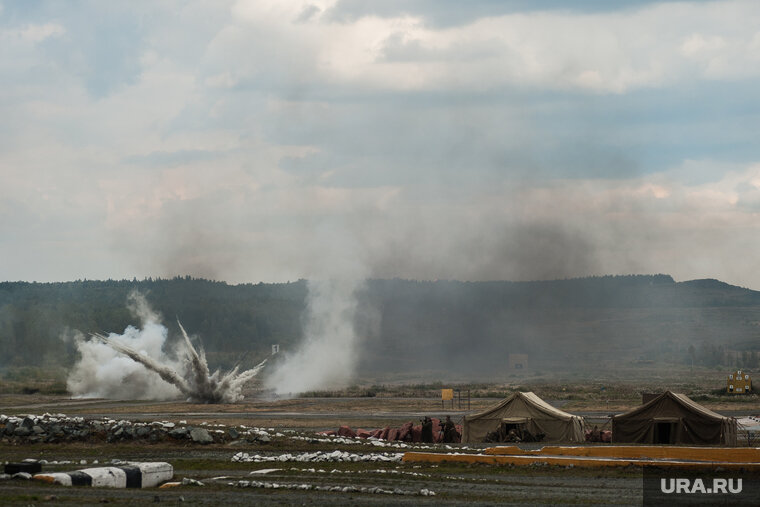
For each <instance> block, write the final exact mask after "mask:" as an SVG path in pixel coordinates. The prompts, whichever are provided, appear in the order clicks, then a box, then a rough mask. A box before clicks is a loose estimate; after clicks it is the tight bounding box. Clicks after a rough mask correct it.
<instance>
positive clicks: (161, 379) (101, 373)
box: [67, 292, 267, 403]
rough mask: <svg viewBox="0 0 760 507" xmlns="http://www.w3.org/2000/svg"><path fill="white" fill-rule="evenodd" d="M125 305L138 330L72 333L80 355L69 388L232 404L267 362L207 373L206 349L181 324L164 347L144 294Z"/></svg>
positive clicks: (88, 393) (87, 393) (163, 333)
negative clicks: (86, 335)
mask: <svg viewBox="0 0 760 507" xmlns="http://www.w3.org/2000/svg"><path fill="white" fill-rule="evenodd" d="M129 302H130V305H129V307H130V309H131V310H132V311H133V313H134V314H135V315H136V316H137V317H139V318H140V320H141V321H142V327H141V329H137V328H135V327H133V326H129V327H127V329H126V330H125V331H124V334H122V335H117V334H115V333H111V334H110V335H108V336H106V335H103V334H98V333H94V334H91V335H90V336H91V338H93V339H91V340H86V339H85V338H84V336H81V335H80V336H79V337H77V349H78V350H79V353H80V355H81V357H80V360H79V361H78V362H77V364H76V365H75V366H74V369H73V370H72V371H71V374H70V375H69V378H68V382H67V384H68V388H69V391H70V392H71V393H72V394H74V395H76V396H80V397H104V398H129V399H134V398H138V399H171V398H177V397H179V396H180V395H182V396H185V397H186V398H187V399H188V400H189V401H193V402H196V403H234V402H237V401H240V400H241V399H242V398H243V395H242V389H243V387H244V386H245V384H247V383H248V382H249V381H251V380H252V379H253V378H254V377H256V376H257V375H258V374H259V372H260V371H261V370H262V369H263V368H264V366H265V365H266V362H267V360H266V359H265V360H264V361H262V362H261V363H259V364H258V365H256V366H255V367H254V368H251V369H249V370H245V371H242V372H241V371H240V366H239V365H236V366H235V367H234V368H233V369H232V370H230V371H228V372H226V373H222V372H221V371H220V370H216V371H215V372H214V373H210V370H209V367H208V362H207V360H206V354H205V352H204V351H203V349H202V348H200V349H196V348H195V347H194V346H193V344H192V342H191V341H190V337H189V336H188V335H187V332H186V331H185V329H184V327H182V324H181V323H179V320H178V321H177V323H178V324H179V327H180V329H181V330H182V336H183V341H182V342H179V343H177V344H175V345H174V346H173V347H170V348H171V350H170V351H169V352H168V353H167V352H165V349H166V348H167V347H168V346H167V343H166V340H167V337H168V330H167V328H166V327H165V326H163V325H162V324H161V323H160V319H159V317H158V315H157V314H156V313H155V312H153V311H152V310H151V309H150V307H149V306H148V304H147V302H146V301H145V298H144V296H142V295H141V294H139V293H137V292H133V293H131V294H130V296H129Z"/></svg>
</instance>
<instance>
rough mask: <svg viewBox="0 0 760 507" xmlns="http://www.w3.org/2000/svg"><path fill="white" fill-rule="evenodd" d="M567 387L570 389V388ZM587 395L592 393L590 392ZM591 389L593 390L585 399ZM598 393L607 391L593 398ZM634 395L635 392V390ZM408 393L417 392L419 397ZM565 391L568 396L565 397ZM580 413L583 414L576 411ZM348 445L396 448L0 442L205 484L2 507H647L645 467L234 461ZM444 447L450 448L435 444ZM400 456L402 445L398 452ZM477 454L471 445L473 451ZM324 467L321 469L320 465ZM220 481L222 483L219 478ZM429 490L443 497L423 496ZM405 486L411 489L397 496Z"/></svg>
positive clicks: (40, 493) (87, 404) (334, 407)
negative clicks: (162, 470) (160, 467)
mask: <svg viewBox="0 0 760 507" xmlns="http://www.w3.org/2000/svg"><path fill="white" fill-rule="evenodd" d="M563 389H564V390H563ZM584 390H585V391H584ZM584 392H589V393H591V394H590V395H589V396H586V397H583V396H582V395H583V393H584ZM599 392H602V393H605V392H606V393H623V394H620V395H617V394H616V395H614V396H613V395H612V394H608V395H607V396H606V397H605V396H604V395H602V396H596V395H597V394H598V393H599ZM631 392H633V391H631ZM546 393H550V394H555V397H553V398H547V399H550V400H551V401H552V402H553V403H554V404H556V405H557V406H561V407H562V408H564V409H566V410H571V409H572V406H573V405H572V404H573V403H574V402H582V403H580V408H582V409H583V410H585V411H588V412H589V413H591V412H594V413H598V414H606V413H608V412H613V411H620V410H624V409H627V408H631V407H633V406H636V405H637V404H639V403H640V399H638V397H639V396H640V394H639V393H634V394H635V396H634V394H630V393H629V392H628V391H627V390H626V388H624V387H620V386H610V387H607V388H606V389H605V390H603V391H600V390H599V389H598V387H595V386H591V387H583V388H579V387H577V388H573V389H568V388H567V386H565V387H563V386H561V385H554V386H551V387H546V388H545V394H546ZM410 394H419V393H415V392H412V393H410ZM562 394H564V395H565V397H564V399H563V398H562V397H561V395H562ZM496 401H498V398H495V397H478V398H472V399H471V400H470V406H469V410H467V407H466V406H464V407H462V408H461V409H460V408H459V404H458V403H457V402H455V404H454V408H453V409H452V408H451V405H450V402H447V404H446V406H445V408H442V407H441V401H440V399H439V398H438V399H436V398H434V397H430V396H427V395H425V396H398V397H393V396H388V395H386V396H376V397H323V398H316V397H311V398H295V399H278V400H271V399H269V400H268V399H252V400H250V401H246V402H244V403H240V404H231V405H198V404H189V403H185V402H177V401H169V402H145V401H142V402H141V401H113V400H76V399H70V398H68V397H66V396H60V395H59V396H49V395H40V394H34V395H16V394H13V395H9V394H6V395H0V413H2V414H6V415H26V414H43V413H45V412H49V413H54V414H55V413H64V414H67V415H69V416H75V415H76V416H84V417H101V416H108V417H112V418H115V419H129V420H141V421H148V420H161V421H174V422H179V421H183V420H184V421H187V423H188V424H199V423H200V422H203V421H205V422H208V423H221V424H225V425H240V424H245V425H247V426H257V427H266V428H275V429H277V430H281V429H286V428H287V429H294V430H298V431H314V430H322V429H336V428H337V427H338V426H339V425H341V424H348V425H350V426H352V427H354V428H356V427H364V428H377V427H383V426H387V425H398V424H401V423H403V422H405V421H410V420H412V421H417V420H419V419H420V418H421V417H423V416H424V415H430V416H434V417H440V416H443V415H446V414H449V415H452V418H454V419H455V420H456V419H459V418H461V416H462V415H463V414H465V413H468V412H475V411H480V410H482V409H484V408H486V407H488V406H489V405H492V404H493V403H495V402H496ZM721 403H724V404H727V406H728V410H730V411H732V412H742V413H745V414H747V415H749V414H758V413H760V410H758V403H757V400H749V399H747V401H746V402H741V403H737V402H734V401H718V402H716V403H714V404H711V403H710V402H707V403H705V404H706V405H707V406H708V407H710V408H716V409H720V408H721V407H722V405H720V404H721ZM571 411H575V410H571ZM334 450H341V451H349V452H354V453H367V452H379V451H389V449H386V448H383V449H374V448H370V449H368V448H367V446H357V445H355V444H327V443H324V442H322V443H317V442H310V441H309V440H308V439H305V440H295V439H275V440H273V441H272V442H270V443H266V444H265V443H258V442H253V443H250V442H246V441H235V442H232V443H230V444H224V445H223V444H212V445H208V446H201V445H198V444H193V443H170V442H160V443H155V444H149V443H130V444H125V443H112V444H106V443H104V444H102V445H97V446H95V445H86V444H82V443H66V444H63V443H62V444H30V445H12V444H0V461H19V460H23V459H26V458H34V459H45V460H47V461H49V462H50V461H62V460H68V461H71V462H72V463H77V464H79V463H80V462H81V461H82V460H84V461H85V462H86V463H87V464H86V465H81V466H80V465H71V464H69V465H47V466H46V468H45V471H64V470H66V471H71V470H76V469H77V468H84V467H86V466H93V464H92V463H93V461H94V460H98V461H99V462H100V463H104V464H105V463H107V462H108V461H109V460H112V459H119V460H125V461H167V462H169V463H171V464H172V465H173V466H174V469H175V480H182V479H183V478H192V479H196V480H199V481H202V482H203V483H204V484H205V485H204V486H189V485H188V486H181V487H177V488H172V489H157V488H152V489H146V490H113V489H105V488H82V487H78V488H64V487H61V486H55V485H48V484H42V483H37V482H35V481H33V482H29V481H20V480H4V481H0V505H43V504H51V505H96V504H98V505H100V504H102V503H112V504H130V505H143V504H147V503H167V502H168V503H172V504H177V505H179V504H180V503H188V504H192V505H221V504H227V505H250V504H259V503H264V504H267V505H294V504H299V505H300V504H309V505H324V504H330V505H390V504H397V505H462V504H467V505H517V504H525V503H529V504H533V505H558V504H560V505H572V504H590V505H641V503H642V472H641V469H639V468H626V469H578V468H565V467H556V466H529V467H515V466H485V465H468V464H453V463H444V464H441V465H434V464H415V463H375V462H366V463H365V462H337V463H309V462H283V463H279V462H275V463H272V462H266V463H236V462H233V461H232V456H233V455H235V453H238V452H240V451H242V452H246V453H249V454H251V455H253V454H260V455H262V456H280V455H283V454H286V453H290V454H295V453H304V452H315V451H334ZM439 450H440V451H441V452H451V451H450V450H446V449H444V448H443V447H442V446H439ZM390 451H393V452H402V451H400V450H393V449H390ZM471 451H472V450H470V452H471ZM261 469H276V470H274V471H272V472H270V473H267V474H265V475H254V476H252V475H250V473H251V472H253V471H256V470H261ZM320 470H321V471H320ZM215 477H225V478H224V479H219V480H211V479H212V478H215ZM241 480H249V481H250V480H259V481H266V482H268V483H270V484H278V485H279V486H280V487H278V488H274V487H271V488H251V487H247V488H241V487H236V486H234V484H236V483H237V482H238V481H241ZM295 484H298V485H307V486H309V485H310V487H312V489H311V490H293V489H284V488H285V487H287V486H288V485H295ZM317 486H331V487H341V488H345V487H350V486H353V487H356V488H360V487H366V488H381V489H383V490H388V491H394V490H395V491H396V492H397V494H388V493H360V492H355V491H354V492H351V491H349V492H343V491H315V490H314V489H313V488H314V487H317ZM423 490H429V491H432V492H434V493H435V496H423V495H421V494H420V492H422V491H423ZM401 493H405V494H401Z"/></svg>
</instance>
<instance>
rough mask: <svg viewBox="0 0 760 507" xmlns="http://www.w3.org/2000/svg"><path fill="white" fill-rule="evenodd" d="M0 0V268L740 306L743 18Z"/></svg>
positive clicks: (747, 205) (680, 11) (534, 8)
mask: <svg viewBox="0 0 760 507" xmlns="http://www.w3.org/2000/svg"><path fill="white" fill-rule="evenodd" d="M569 4H570V2H561V1H552V0H545V1H532V2H528V1H520V0H514V1H486V0H477V1H473V2H461V1H453V0H436V1H433V0H412V1H395V0H387V1H386V0H383V1H375V2H369V1H359V0H311V1H308V0H307V1H300V0H292V1H284V0H260V1H253V0H251V1H248V0H240V1H231V2H225V1H205V0H197V1H193V0H188V1H181V2H180V1H170V0H168V1H161V2H89V1H80V2H75V1H74V2H59V1H50V2H46V1H9V0H0V83H2V86H1V87H0V279H1V280H38V281H47V280H71V279H78V278H91V279H92V278H123V277H128V278H131V277H133V276H137V277H138V278H142V277H145V276H174V275H185V274H191V275H194V276H205V277H210V278H216V279H223V280H227V281H230V282H243V281H254V282H256V281H260V280H263V281H285V280H293V279H296V278H301V277H305V278H315V277H316V278H319V277H328V276H333V275H335V274H336V273H339V274H341V275H347V276H373V277H393V276H398V277H404V278H417V279H435V278H447V279H464V280H486V279H508V280H531V279H546V278H562V277H574V276H586V275H599V274H628V273H669V274H671V275H673V276H674V277H675V278H676V279H681V280H683V279H693V278H704V277H714V278H719V279H722V280H724V281H727V282H730V283H734V284H738V285H742V286H748V287H751V288H755V289H760V269H758V267H760V266H759V265H758V261H757V256H756V255H755V254H756V252H758V251H760V220H759V218H760V216H759V215H758V212H760V142H758V139H760V100H758V99H760V92H758V90H760V3H758V2H756V1H754V0H747V1H722V2H706V1H696V2H646V1H633V0H629V1H625V2H602V1H593V0H588V1H585V2H583V1H579V2H573V4H574V6H573V7H572V8H571V7H569V6H568V5H569Z"/></svg>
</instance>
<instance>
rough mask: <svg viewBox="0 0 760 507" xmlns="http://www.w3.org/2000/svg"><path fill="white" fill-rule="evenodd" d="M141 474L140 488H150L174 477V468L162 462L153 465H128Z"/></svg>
mask: <svg viewBox="0 0 760 507" xmlns="http://www.w3.org/2000/svg"><path fill="white" fill-rule="evenodd" d="M130 465H134V466H136V467H138V468H139V469H140V472H142V487H143V488H152V487H155V486H158V485H159V484H161V483H162V482H166V481H168V480H170V479H171V478H172V477H174V467H173V466H171V465H170V464H169V463H164V462H162V461H159V462H155V463H130Z"/></svg>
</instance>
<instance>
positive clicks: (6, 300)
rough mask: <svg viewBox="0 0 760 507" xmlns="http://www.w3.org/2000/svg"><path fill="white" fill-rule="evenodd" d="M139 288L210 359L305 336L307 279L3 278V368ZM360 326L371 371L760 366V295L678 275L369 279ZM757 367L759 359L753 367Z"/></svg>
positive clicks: (59, 350) (58, 346)
mask: <svg viewBox="0 0 760 507" xmlns="http://www.w3.org/2000/svg"><path fill="white" fill-rule="evenodd" d="M135 289H137V290H139V291H140V292H142V293H143V294H145V295H146V298H147V299H148V301H149V302H150V303H151V305H152V306H153V307H154V308H155V309H156V310H157V311H158V312H160V313H161V314H162V315H163V316H164V318H165V323H166V324H167V326H168V327H169V329H170V333H171V334H172V335H176V334H177V332H178V330H177V326H176V323H175V317H179V318H180V319H181V320H182V322H183V325H184V326H185V327H186V328H187V329H188V331H190V332H191V333H193V334H198V335H200V336H201V337H202V339H203V343H204V346H205V347H206V349H207V351H208V353H209V358H210V360H211V361H212V362H214V361H215V362H216V363H217V364H219V365H222V366H228V365H229V364H231V363H233V362H235V361H236V360H237V359H239V358H240V356H241V353H242V352H249V358H248V360H249V361H250V362H253V361H255V360H258V359H259V358H261V357H264V356H266V355H267V354H268V352H269V349H270V345H271V344H273V343H279V344H280V345H281V347H282V348H283V350H292V349H293V348H294V347H296V346H297V344H298V342H299V340H301V338H302V333H303V331H302V328H301V318H302V315H303V312H304V310H305V308H306V296H307V284H306V282H305V281H303V280H300V281H297V282H290V283H282V284H263V283H262V284H241V285H229V284H227V283H224V282H216V281H209V280H203V279H195V278H190V277H184V278H173V279H170V280H163V279H158V280H152V279H148V280H131V281H128V280H120V281H115V280H107V281H76V282H65V283H28V282H5V283H0V367H2V366H9V365H17V366H18V365H45V364H71V363H72V362H73V361H74V360H75V351H74V348H73V346H72V344H71V342H67V341H65V340H63V339H61V337H62V336H66V335H67V334H70V333H71V332H72V331H73V330H80V331H82V332H85V333H87V332H93V331H101V332H102V331H105V332H110V331H116V332H122V331H123V330H124V328H125V327H126V326H127V325H129V324H133V325H136V324H138V322H136V319H135V318H134V317H133V316H132V315H131V314H130V312H129V311H128V310H127V308H126V299H127V294H128V293H129V292H130V291H132V290H135ZM357 298H358V303H359V306H358V307H359V311H358V314H357V318H356V322H355V327H356V329H357V332H358V336H359V340H360V344H359V350H360V362H361V368H362V371H364V372H368V373H371V372H378V373H380V372H399V373H402V372H413V371H417V370H426V369H428V370H429V369H436V370H442V369H446V370H450V371H454V372H457V373H460V374H463V375H469V374H473V375H485V374H490V373H491V372H503V371H504V369H505V367H506V365H507V362H508V355H509V353H511V352H515V353H518V352H519V353H525V354H528V356H529V364H530V367H534V368H550V369H559V370H572V369H583V370H588V369H590V368H596V367H601V366H604V367H607V368H610V367H612V368H614V367H615V365H626V364H631V362H635V361H664V362H671V363H688V362H690V361H692V360H694V361H695V364H704V365H717V364H725V365H743V366H744V367H753V363H756V362H757V359H758V349H760V292H757V291H752V290H749V289H745V288H741V287H736V286H732V285H729V284H726V283H723V282H720V281H718V280H692V281H688V282H681V283H676V282H675V281H674V280H673V279H672V278H671V277H670V276H668V275H646V276H644V275H636V276H603V277H591V278H578V279H569V280H554V281H537V282H457V281H412V280H398V279H393V280H369V281H367V283H366V284H365V286H364V287H363V288H362V289H361V291H360V292H359V293H358V294H357ZM755 366H757V365H755Z"/></svg>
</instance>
